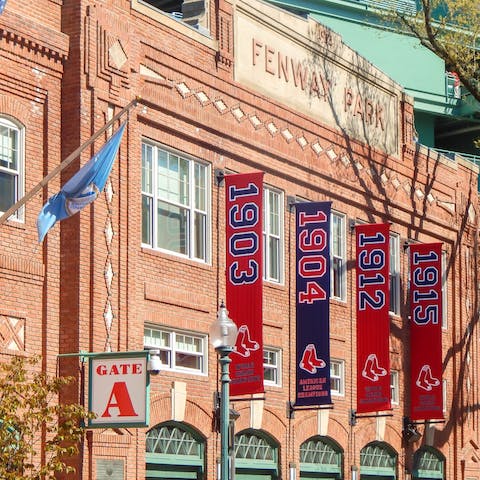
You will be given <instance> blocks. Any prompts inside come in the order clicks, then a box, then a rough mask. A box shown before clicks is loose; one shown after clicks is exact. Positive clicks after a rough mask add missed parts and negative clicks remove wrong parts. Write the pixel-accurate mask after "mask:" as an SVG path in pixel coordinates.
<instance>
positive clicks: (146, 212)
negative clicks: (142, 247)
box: [142, 195, 152, 245]
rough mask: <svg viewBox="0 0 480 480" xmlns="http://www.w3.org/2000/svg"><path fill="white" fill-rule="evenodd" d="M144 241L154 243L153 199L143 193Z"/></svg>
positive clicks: (149, 243)
mask: <svg viewBox="0 0 480 480" xmlns="http://www.w3.org/2000/svg"><path fill="white" fill-rule="evenodd" d="M142 243H147V244H148V245H151V244H152V199H151V198H150V197H147V196H145V195H142Z"/></svg>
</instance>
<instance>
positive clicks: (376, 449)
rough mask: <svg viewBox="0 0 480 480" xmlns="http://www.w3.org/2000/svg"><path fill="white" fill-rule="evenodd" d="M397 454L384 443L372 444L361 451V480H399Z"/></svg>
mask: <svg viewBox="0 0 480 480" xmlns="http://www.w3.org/2000/svg"><path fill="white" fill-rule="evenodd" d="M397 457H398V455H397V453H396V452H395V450H394V449H393V448H392V447H391V446H390V445H388V444H387V443H384V442H372V443H369V444H368V445H365V447H363V448H362V450H361V451H360V480H369V479H375V480H383V479H385V480H391V479H395V478H397Z"/></svg>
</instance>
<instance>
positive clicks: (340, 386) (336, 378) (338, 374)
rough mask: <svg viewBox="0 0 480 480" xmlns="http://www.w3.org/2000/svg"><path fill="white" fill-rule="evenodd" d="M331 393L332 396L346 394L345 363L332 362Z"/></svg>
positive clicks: (339, 361) (341, 361)
mask: <svg viewBox="0 0 480 480" xmlns="http://www.w3.org/2000/svg"><path fill="white" fill-rule="evenodd" d="M330 392H331V394H332V395H340V396H343V395H344V394H345V362H343V360H330Z"/></svg>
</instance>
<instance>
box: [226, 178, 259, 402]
mask: <svg viewBox="0 0 480 480" xmlns="http://www.w3.org/2000/svg"><path fill="white" fill-rule="evenodd" d="M225 184H226V192H225V196H226V274H227V282H226V297H227V308H228V310H229V314H230V318H231V319H232V320H233V321H234V322H235V324H236V325H237V327H238V335H237V342H236V345H235V349H234V351H233V352H232V354H231V355H230V358H231V359H232V363H231V366H230V376H231V387H230V392H231V394H232V395H234V396H235V395H247V394H252V393H260V392H263V391H264V388H263V335H262V285H263V273H262V272H263V263H262V262H263V260H262V259H263V234H262V206H263V172H254V173H248V174H237V175H227V176H226V177H225Z"/></svg>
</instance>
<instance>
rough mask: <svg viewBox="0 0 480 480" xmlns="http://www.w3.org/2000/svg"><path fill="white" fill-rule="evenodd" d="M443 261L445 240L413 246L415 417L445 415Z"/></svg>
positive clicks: (412, 381)
mask: <svg viewBox="0 0 480 480" xmlns="http://www.w3.org/2000/svg"><path fill="white" fill-rule="evenodd" d="M441 262H442V244H441V243H432V244H413V245H410V314H411V315H410V316H411V322H410V374H411V387H410V390H411V412H410V418H411V419H412V420H431V419H441V418H443V395H442V264H441ZM427 345H428V347H427Z"/></svg>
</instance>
